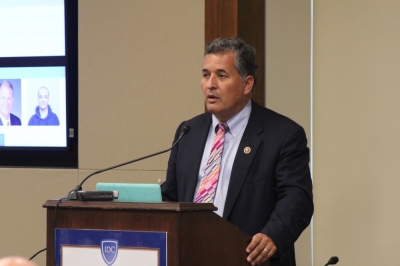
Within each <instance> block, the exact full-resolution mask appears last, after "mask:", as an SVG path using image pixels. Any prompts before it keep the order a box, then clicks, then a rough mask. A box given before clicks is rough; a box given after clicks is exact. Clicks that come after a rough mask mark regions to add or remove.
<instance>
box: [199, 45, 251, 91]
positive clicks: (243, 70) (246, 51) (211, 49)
mask: <svg viewBox="0 0 400 266" xmlns="http://www.w3.org/2000/svg"><path fill="white" fill-rule="evenodd" d="M227 52H234V53H235V55H236V56H235V63H234V65H235V68H236V70H237V72H238V73H239V75H240V77H241V79H242V80H244V79H245V78H246V77H247V76H252V77H253V78H254V84H255V83H256V72H257V69H258V65H257V64H256V49H255V48H254V47H253V46H251V45H250V44H247V43H245V42H244V41H243V40H242V39H241V38H235V37H231V38H225V39H222V38H218V39H215V40H213V41H211V42H209V43H207V45H206V48H205V51H204V56H205V55H208V54H221V53H227Z"/></svg>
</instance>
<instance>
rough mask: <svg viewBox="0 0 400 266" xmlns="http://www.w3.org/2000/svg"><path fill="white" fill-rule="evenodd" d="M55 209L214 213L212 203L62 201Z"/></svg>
mask: <svg viewBox="0 0 400 266" xmlns="http://www.w3.org/2000/svg"><path fill="white" fill-rule="evenodd" d="M58 200H59V199H49V200H47V201H46V202H45V203H44V204H43V207H44V208H50V209H51V208H55V207H56V205H57V202H58ZM57 208H78V209H120V210H123V209H128V210H151V211H176V212H191V211H196V212H198V211H215V210H217V207H215V206H214V205H213V204H212V203H193V202H167V201H163V202H160V203H141V202H114V201H78V200H62V201H61V202H60V203H59V204H58V206H57Z"/></svg>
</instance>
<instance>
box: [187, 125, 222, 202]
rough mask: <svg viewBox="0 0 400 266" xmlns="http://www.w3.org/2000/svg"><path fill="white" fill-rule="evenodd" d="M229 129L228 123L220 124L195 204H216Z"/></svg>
mask: <svg viewBox="0 0 400 266" xmlns="http://www.w3.org/2000/svg"><path fill="white" fill-rule="evenodd" d="M227 128H228V125H227V124H226V123H223V122H222V123H219V125H218V132H217V135H216V136H215V139H214V143H213V146H212V148H211V153H210V157H209V158H208V161H207V166H206V170H205V172H204V176H205V177H204V179H203V180H202V181H201V184H200V188H199V191H198V193H197V196H196V199H195V200H194V201H195V202H203V203H209V202H214V197H215V192H216V190H217V185H218V177H219V172H220V168H221V159H222V152H223V150H224V140H225V131H226V129H227Z"/></svg>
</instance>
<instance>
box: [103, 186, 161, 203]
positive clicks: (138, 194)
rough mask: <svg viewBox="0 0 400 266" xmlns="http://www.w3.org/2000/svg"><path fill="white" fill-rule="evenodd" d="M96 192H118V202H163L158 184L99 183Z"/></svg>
mask: <svg viewBox="0 0 400 266" xmlns="http://www.w3.org/2000/svg"><path fill="white" fill-rule="evenodd" d="M96 190H103V191H104V190H105V191H110V190H111V191H118V199H114V201H118V202H161V201H162V198H161V187H160V185H158V184H134V183H97V184H96Z"/></svg>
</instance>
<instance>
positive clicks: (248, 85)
mask: <svg viewBox="0 0 400 266" xmlns="http://www.w3.org/2000/svg"><path fill="white" fill-rule="evenodd" d="M243 84H244V86H245V87H244V94H245V95H248V94H250V93H251V92H252V90H253V86H254V77H253V76H247V77H246V78H245V80H244V81H243Z"/></svg>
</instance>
